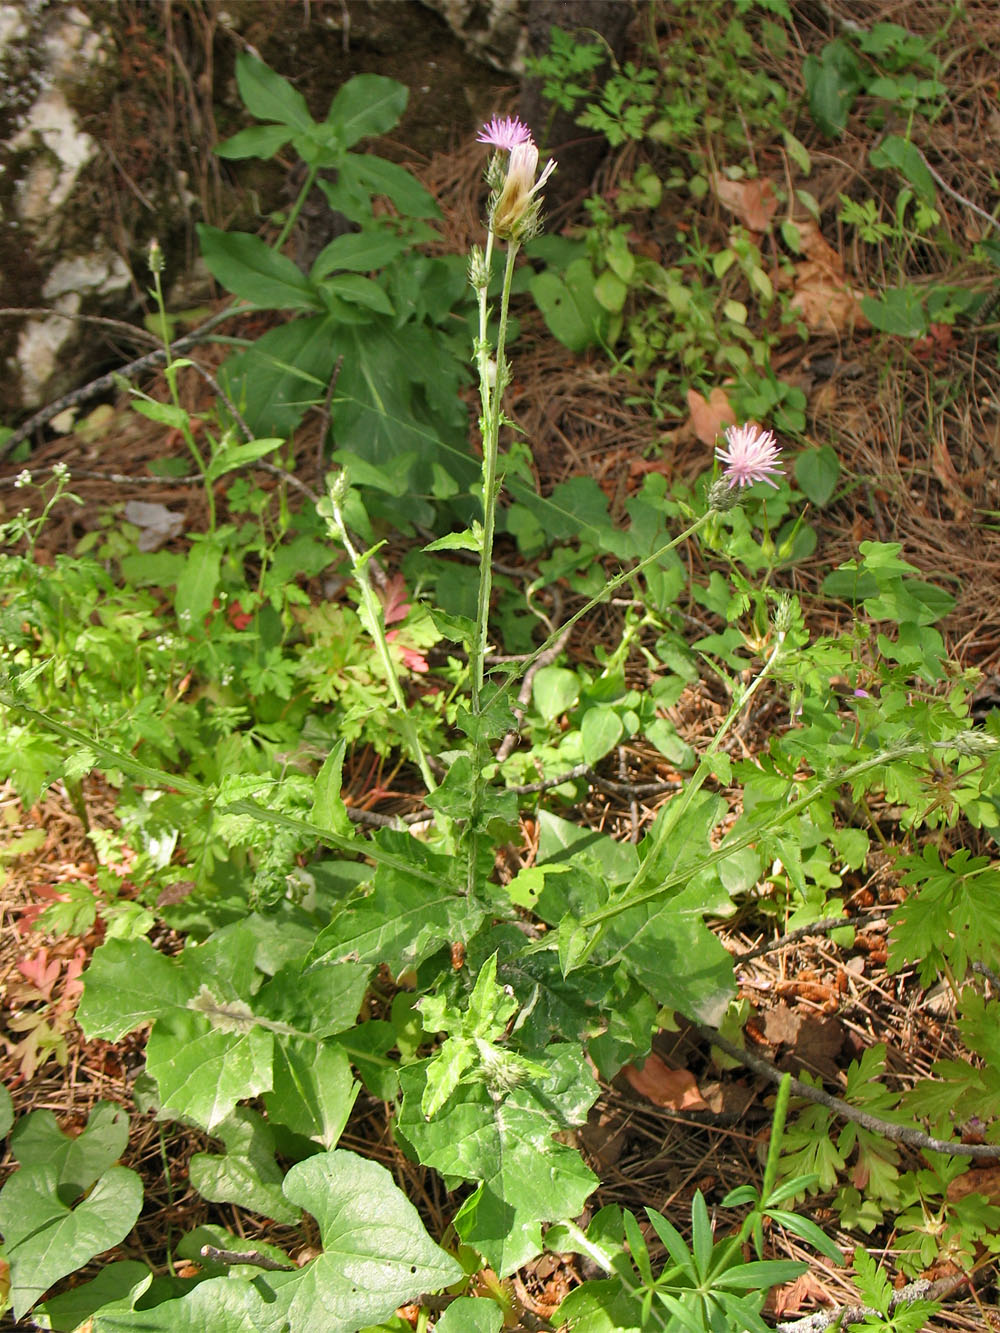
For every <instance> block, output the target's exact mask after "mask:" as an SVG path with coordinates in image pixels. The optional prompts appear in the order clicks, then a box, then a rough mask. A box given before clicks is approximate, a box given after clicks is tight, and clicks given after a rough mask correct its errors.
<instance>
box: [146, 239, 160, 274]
mask: <svg viewBox="0 0 1000 1333" xmlns="http://www.w3.org/2000/svg"><path fill="white" fill-rule="evenodd" d="M146 262H147V263H148V265H149V271H150V273H162V272H163V251H162V250H161V249H160V242H159V241H158V240H157V239H156V237H155V236H154V237H153V239H152V240H151V241H150V243H149V253H148V255H147V256H146Z"/></svg>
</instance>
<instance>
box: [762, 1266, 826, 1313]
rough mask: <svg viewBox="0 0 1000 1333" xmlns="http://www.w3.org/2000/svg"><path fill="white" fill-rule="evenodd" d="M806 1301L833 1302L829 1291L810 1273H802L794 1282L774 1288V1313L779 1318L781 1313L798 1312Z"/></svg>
mask: <svg viewBox="0 0 1000 1333" xmlns="http://www.w3.org/2000/svg"><path fill="white" fill-rule="evenodd" d="M807 1301H826V1302H828V1303H830V1304H832V1303H833V1298H832V1297H831V1295H830V1292H829V1291H828V1290H827V1288H826V1287H825V1286H824V1285H823V1283H822V1282H820V1281H819V1280H818V1279H817V1278H814V1277H813V1275H812V1273H803V1274H802V1276H801V1277H797V1278H796V1279H795V1281H794V1282H790V1283H788V1284H787V1285H786V1286H784V1287H778V1288H777V1289H776V1291H775V1292H774V1304H773V1308H774V1313H775V1314H776V1315H778V1316H779V1318H780V1316H781V1315H783V1314H798V1312H799V1311H800V1310H801V1309H802V1307H803V1305H805V1304H806V1302H807Z"/></svg>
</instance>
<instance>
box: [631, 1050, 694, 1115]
mask: <svg viewBox="0 0 1000 1333" xmlns="http://www.w3.org/2000/svg"><path fill="white" fill-rule="evenodd" d="M625 1077H626V1078H627V1079H628V1081H629V1082H630V1083H631V1084H632V1087H633V1088H635V1090H636V1092H638V1093H639V1094H640V1095H641V1096H643V1097H645V1098H647V1100H648V1101H651V1102H652V1103H653V1104H654V1105H655V1106H664V1107H667V1108H668V1109H669V1110H671V1111H707V1110H708V1109H709V1107H708V1103H707V1102H706V1101H705V1099H704V1097H702V1095H701V1093H700V1092H699V1091H698V1083H697V1080H696V1079H695V1076H694V1075H693V1074H692V1073H691V1071H690V1070H688V1069H671V1068H670V1066H669V1065H666V1064H664V1063H663V1061H662V1060H661V1059H660V1057H659V1056H658V1055H656V1054H655V1053H654V1054H653V1055H650V1056H649V1057H648V1058H647V1060H646V1062H645V1063H644V1064H643V1065H642V1066H641V1068H639V1067H637V1066H636V1065H628V1066H626V1068H625Z"/></svg>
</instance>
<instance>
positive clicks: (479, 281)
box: [469, 245, 490, 292]
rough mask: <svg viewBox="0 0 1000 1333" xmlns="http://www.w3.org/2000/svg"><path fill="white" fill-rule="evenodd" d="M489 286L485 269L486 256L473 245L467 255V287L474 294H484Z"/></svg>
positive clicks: (487, 271)
mask: <svg viewBox="0 0 1000 1333" xmlns="http://www.w3.org/2000/svg"><path fill="white" fill-rule="evenodd" d="M489 284H490V273H489V269H488V268H487V267H486V256H485V255H484V254H483V252H482V250H480V248H479V246H478V245H474V246H473V247H472V253H471V254H470V255H469V285H470V286H471V287H472V290H473V291H475V292H484V291H485V290H486V288H487V287H488V286H489Z"/></svg>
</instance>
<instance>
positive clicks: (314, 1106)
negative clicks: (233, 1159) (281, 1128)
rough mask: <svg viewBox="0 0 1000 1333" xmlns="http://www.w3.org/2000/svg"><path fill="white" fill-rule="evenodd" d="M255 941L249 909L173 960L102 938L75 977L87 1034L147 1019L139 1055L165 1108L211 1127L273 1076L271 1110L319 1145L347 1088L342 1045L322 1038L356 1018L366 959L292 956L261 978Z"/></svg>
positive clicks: (345, 1100)
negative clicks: (306, 966)
mask: <svg viewBox="0 0 1000 1333" xmlns="http://www.w3.org/2000/svg"><path fill="white" fill-rule="evenodd" d="M262 948H263V945H262V939H261V937H260V928H259V925H258V924H257V922H256V919H255V918H247V919H245V920H244V921H241V922H238V923H237V924H236V925H234V926H229V927H226V928H225V929H223V930H220V931H217V932H216V933H215V934H214V935H212V936H210V937H209V939H208V940H206V941H205V943H204V944H199V945H188V947H187V948H186V949H185V950H184V951H183V953H182V954H181V955H180V956H179V957H178V958H175V959H166V958H163V957H162V956H161V955H160V954H158V953H157V952H156V951H155V950H154V949H153V948H152V946H151V945H150V944H149V943H148V941H146V940H144V939H140V940H132V941H127V942H126V941H122V940H109V941H108V942H107V943H105V944H103V945H102V946H101V947H100V948H99V949H97V950H96V952H95V954H94V958H93V961H92V962H91V965H90V968H89V969H88V971H87V973H86V976H85V978H84V998H83V1001H82V1003H81V1005H80V1016H81V1022H82V1023H83V1024H84V1025H85V1030H86V1031H88V1032H89V1033H90V1034H91V1035H96V1034H100V1035H111V1034H113V1039H116V1038H117V1037H120V1036H121V1035H122V1034H123V1033H125V1032H128V1031H131V1030H132V1029H133V1028H136V1027H138V1026H140V1025H141V1024H143V1023H146V1022H149V1020H150V1019H153V1020H155V1022H154V1026H153V1031H152V1032H151V1034H150V1037H149V1041H148V1043H147V1047H146V1059H147V1066H148V1069H149V1072H150V1074H151V1075H152V1076H153V1077H154V1078H155V1079H156V1080H157V1083H158V1085H159V1093H160V1103H161V1106H162V1107H163V1109H164V1110H166V1111H169V1112H171V1113H173V1114H174V1115H177V1116H182V1117H186V1118H188V1119H191V1120H194V1121H196V1122H197V1123H198V1124H200V1125H203V1126H204V1127H205V1128H206V1129H213V1128H214V1127H215V1126H218V1125H221V1124H222V1122H223V1121H224V1120H225V1119H226V1117H227V1116H228V1115H229V1114H230V1112H231V1111H232V1110H233V1108H234V1106H235V1105H236V1103H237V1102H238V1101H240V1100H241V1099H243V1098H247V1097H254V1096H256V1095H258V1094H259V1093H270V1092H271V1090H272V1087H273V1090H274V1093H273V1099H272V1101H269V1103H268V1106H269V1110H270V1112H271V1114H272V1116H273V1117H274V1118H276V1119H279V1120H280V1119H281V1118H282V1115H283V1114H284V1113H287V1114H288V1115H289V1117H290V1119H289V1121H288V1122H287V1123H288V1125H289V1127H290V1128H292V1129H294V1130H295V1132H296V1133H301V1134H304V1135H306V1136H307V1137H309V1138H314V1139H317V1140H318V1141H319V1142H320V1143H323V1144H324V1145H325V1146H329V1145H331V1144H332V1143H334V1142H336V1139H337V1137H339V1135H340V1132H341V1130H342V1129H343V1124H344V1120H345V1119H346V1116H347V1115H348V1114H349V1112H350V1108H351V1104H352V1102H353V1098H354V1087H353V1082H352V1079H351V1076H350V1069H349V1066H348V1062H347V1058H346V1056H345V1055H344V1054H343V1052H342V1051H340V1050H339V1049H338V1048H336V1047H329V1048H326V1047H324V1046H323V1045H322V1042H323V1040H324V1039H325V1038H326V1037H328V1036H329V1035H330V1034H333V1033H337V1032H343V1031H345V1030H347V1029H349V1028H352V1027H353V1026H354V1023H355V1020H356V1018H357V1015H358V1010H359V1008H360V1006H361V1000H362V997H363V994H364V989H365V985H366V982H367V977H368V971H369V969H368V968H367V967H365V966H362V965H359V964H357V963H354V962H347V963H344V964H335V963H332V962H330V961H329V960H328V961H326V962H325V963H320V964H318V965H317V966H315V967H314V968H312V969H311V970H310V971H309V973H308V974H305V975H303V974H302V968H301V965H300V964H297V963H296V964H285V966H283V967H282V968H280V969H279V971H278V972H277V974H276V975H275V976H274V977H273V978H271V979H270V980H268V981H266V982H265V983H264V984H263V985H261V984H260V980H261V978H260V972H259V971H258V969H257V967H256V965H255V959H256V957H257V955H258V953H260V952H261V950H262ZM271 952H273V950H272V949H270V948H269V949H264V953H267V954H270V953H271ZM123 997H124V998H125V1003H124V1004H123V1003H122V998H123ZM276 1052H277V1055H276V1054H275V1053H276Z"/></svg>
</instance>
